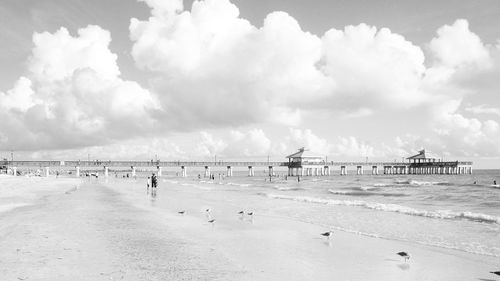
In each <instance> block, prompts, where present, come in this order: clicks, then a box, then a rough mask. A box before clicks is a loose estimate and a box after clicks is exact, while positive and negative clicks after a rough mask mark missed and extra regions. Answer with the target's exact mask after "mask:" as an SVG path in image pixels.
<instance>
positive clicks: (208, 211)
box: [177, 208, 500, 275]
mask: <svg viewBox="0 0 500 281" xmlns="http://www.w3.org/2000/svg"><path fill="white" fill-rule="evenodd" d="M177 213H178V214H180V215H184V214H186V211H185V210H183V211H179V212H177ZM205 214H206V216H207V219H208V220H207V222H208V223H210V224H212V225H213V224H215V221H216V220H215V219H214V218H212V210H211V209H210V208H208V209H206V210H205ZM238 215H240V216H241V217H243V216H245V211H239V212H238ZM246 215H247V216H249V217H250V218H251V219H252V220H253V215H254V212H247V213H246ZM320 235H321V236H324V237H326V239H330V237H332V236H333V231H327V232H324V233H321V234H320ZM397 255H399V256H400V257H402V258H403V259H404V261H405V263H406V262H407V261H408V260H410V254H408V253H407V252H399V253H397ZM491 273H493V274H496V275H500V271H496V272H491Z"/></svg>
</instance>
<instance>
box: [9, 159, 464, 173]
mask: <svg viewBox="0 0 500 281" xmlns="http://www.w3.org/2000/svg"><path fill="white" fill-rule="evenodd" d="M3 165H4V166H5V167H6V168H7V169H6V170H8V171H9V172H8V173H10V174H17V173H18V172H21V171H27V170H39V171H40V173H41V175H42V176H49V175H50V174H53V173H54V172H55V171H65V172H71V173H72V174H73V175H75V176H77V177H79V176H80V175H82V172H83V171H87V172H88V171H92V172H96V171H97V172H100V173H101V175H103V176H105V177H107V176H109V173H110V172H111V171H112V172H117V171H118V172H127V173H129V174H130V175H131V176H132V177H134V176H135V175H136V173H137V171H138V170H141V171H150V172H156V173H157V175H158V176H159V177H161V176H162V175H163V174H164V171H163V168H166V167H178V168H179V171H178V172H179V174H180V176H182V177H187V176H188V171H189V169H190V168H195V169H196V168H197V169H200V168H202V169H204V173H202V174H203V176H204V177H209V176H210V175H211V171H212V169H213V168H218V169H223V170H225V171H226V173H225V175H226V176H227V177H231V176H233V168H235V167H246V168H247V169H248V176H250V177H251V176H255V169H256V168H264V169H266V170H267V171H268V175H269V176H273V175H274V174H275V170H274V169H275V168H277V167H287V168H288V176H330V175H340V176H346V175H432V174H439V175H462V174H472V162H461V161H453V162H444V161H439V162H432V163H403V162H334V161H330V162H325V161H322V162H315V163H308V162H305V163H300V164H297V163H289V162H222V161H221V162H216V163H214V162H203V161H201V162H183V161H161V162H154V163H153V164H151V162H148V161H105V162H100V163H96V162H93V161H90V162H89V161H4V163H3Z"/></svg>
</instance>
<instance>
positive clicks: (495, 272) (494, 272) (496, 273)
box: [490, 271, 500, 276]
mask: <svg viewBox="0 0 500 281" xmlns="http://www.w3.org/2000/svg"><path fill="white" fill-rule="evenodd" d="M490 273H493V274H495V275H498V276H500V271H490Z"/></svg>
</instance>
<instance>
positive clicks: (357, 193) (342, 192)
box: [328, 189, 407, 197]
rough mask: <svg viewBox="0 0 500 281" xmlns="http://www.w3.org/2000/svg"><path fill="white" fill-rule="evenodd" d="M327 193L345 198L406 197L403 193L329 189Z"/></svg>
mask: <svg viewBox="0 0 500 281" xmlns="http://www.w3.org/2000/svg"><path fill="white" fill-rule="evenodd" d="M328 192H330V193H331V194H335V195H347V196H384V197H403V196H407V195H406V194H403V193H390V192H370V191H346V190H336V189H329V190H328Z"/></svg>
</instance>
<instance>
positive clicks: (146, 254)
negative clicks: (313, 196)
mask: <svg viewBox="0 0 500 281" xmlns="http://www.w3.org/2000/svg"><path fill="white" fill-rule="evenodd" d="M195 192H196V191H195ZM198 192H199V191H198ZM193 194H195V193H189V192H183V191H179V190H178V189H175V188H167V187H165V185H163V186H160V188H159V189H158V194H157V197H156V198H154V199H153V198H151V197H150V195H146V194H145V188H143V186H142V184H139V183H135V182H133V181H127V182H125V181H117V182H114V183H109V184H103V183H85V184H83V185H82V186H81V187H80V188H79V189H72V188H69V187H68V192H65V193H62V192H61V193H56V194H53V195H50V196H46V197H44V198H42V199H40V200H38V201H37V202H36V204H35V205H32V206H26V207H21V208H17V209H15V210H12V211H10V212H5V213H0V248H1V249H2V251H0V261H1V262H0V276H3V277H4V279H3V280H495V279H494V278H493V277H494V276H492V275H491V274H489V273H488V272H489V271H492V270H495V269H497V268H496V267H495V265H498V261H499V259H498V258H490V257H485V256H481V255H474V254H469V253H463V252H459V251H454V250H447V249H440V248H435V247H429V246H421V245H418V244H410V243H405V242H398V241H390V240H384V239H378V238H372V237H366V236H361V235H356V234H351V233H344V232H340V231H336V232H335V234H334V236H333V238H332V239H330V240H327V239H323V237H321V236H320V235H319V233H321V232H324V231H325V229H324V228H322V227H320V226H317V225H311V224H308V223H303V222H300V221H296V220H293V219H288V218H283V217H273V216H266V215H265V214H256V216H255V218H254V219H253V220H252V219H250V217H248V216H246V217H244V218H240V217H239V216H238V215H237V214H236V211H238V210H239V209H238V208H240V207H241V206H244V202H231V203H225V202H226V201H225V200H224V199H225V198H220V200H219V201H210V202H208V201H206V200H205V199H204V198H202V197H197V196H193ZM271 204H272V203H271ZM207 206H210V207H211V208H212V209H213V212H212V216H213V217H215V218H216V220H217V221H216V223H215V224H214V225H212V224H209V223H208V222H207V217H206V214H205V213H204V209H205V208H206V207H207ZM181 208H182V209H185V210H187V213H186V214H185V215H179V214H178V213H177V211H179V210H181ZM401 250H405V251H408V252H410V253H411V254H412V258H411V260H410V261H409V262H408V263H405V262H404V261H403V259H401V258H399V257H398V256H397V255H395V253H396V252H399V251H401Z"/></svg>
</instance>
